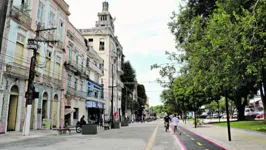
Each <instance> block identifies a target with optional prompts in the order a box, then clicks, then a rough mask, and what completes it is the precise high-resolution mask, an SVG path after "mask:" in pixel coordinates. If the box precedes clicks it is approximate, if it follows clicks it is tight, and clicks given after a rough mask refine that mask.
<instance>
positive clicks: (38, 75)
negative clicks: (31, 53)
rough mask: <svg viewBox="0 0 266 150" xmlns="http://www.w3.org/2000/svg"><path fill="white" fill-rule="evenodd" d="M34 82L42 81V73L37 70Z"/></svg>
mask: <svg viewBox="0 0 266 150" xmlns="http://www.w3.org/2000/svg"><path fill="white" fill-rule="evenodd" d="M34 82H41V73H40V72H37V71H36V72H35V77H34Z"/></svg>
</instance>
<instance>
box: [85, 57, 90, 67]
mask: <svg viewBox="0 0 266 150" xmlns="http://www.w3.org/2000/svg"><path fill="white" fill-rule="evenodd" d="M89 64H90V58H87V62H86V67H88V66H89Z"/></svg>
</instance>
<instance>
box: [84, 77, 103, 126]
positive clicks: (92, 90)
mask: <svg viewBox="0 0 266 150" xmlns="http://www.w3.org/2000/svg"><path fill="white" fill-rule="evenodd" d="M86 84H87V87H86V89H87V93H86V94H87V98H86V116H87V117H88V120H93V121H95V122H96V123H99V122H100V121H101V119H104V118H103V117H104V115H103V114H104V109H105V101H104V99H103V98H104V95H103V85H101V84H99V83H97V82H94V81H92V80H87V81H86Z"/></svg>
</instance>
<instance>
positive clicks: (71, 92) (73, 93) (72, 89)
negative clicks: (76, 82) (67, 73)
mask: <svg viewBox="0 0 266 150" xmlns="http://www.w3.org/2000/svg"><path fill="white" fill-rule="evenodd" d="M67 94H68V95H72V96H76V94H77V92H76V90H75V88H72V87H70V86H68V87H67Z"/></svg>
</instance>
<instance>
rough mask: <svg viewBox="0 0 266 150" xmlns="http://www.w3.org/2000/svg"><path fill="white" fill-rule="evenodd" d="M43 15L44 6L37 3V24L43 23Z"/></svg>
mask: <svg viewBox="0 0 266 150" xmlns="http://www.w3.org/2000/svg"><path fill="white" fill-rule="evenodd" d="M43 14H44V4H43V3H42V2H40V1H39V5H38V14H37V20H38V21H39V22H43V18H44V16H43Z"/></svg>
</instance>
